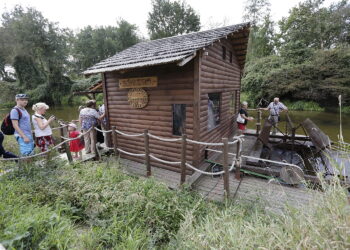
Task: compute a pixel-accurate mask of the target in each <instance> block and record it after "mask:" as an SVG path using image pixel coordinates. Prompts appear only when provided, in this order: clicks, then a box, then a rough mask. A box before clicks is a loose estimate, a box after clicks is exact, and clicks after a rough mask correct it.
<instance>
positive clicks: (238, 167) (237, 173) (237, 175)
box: [235, 141, 241, 180]
mask: <svg viewBox="0 0 350 250" xmlns="http://www.w3.org/2000/svg"><path fill="white" fill-rule="evenodd" d="M236 145H237V149H236V170H235V178H236V179H237V180H239V179H241V162H240V158H241V150H240V148H241V141H237V144H236Z"/></svg>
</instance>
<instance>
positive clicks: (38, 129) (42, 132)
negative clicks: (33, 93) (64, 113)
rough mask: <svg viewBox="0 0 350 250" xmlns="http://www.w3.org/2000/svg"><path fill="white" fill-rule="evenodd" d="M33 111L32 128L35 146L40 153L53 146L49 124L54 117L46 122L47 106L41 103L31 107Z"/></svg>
mask: <svg viewBox="0 0 350 250" xmlns="http://www.w3.org/2000/svg"><path fill="white" fill-rule="evenodd" d="M32 108H33V110H34V111H35V113H34V115H33V116H32V122H33V126H34V134H35V144H36V145H37V146H38V147H39V148H40V150H41V152H45V151H47V150H48V148H49V146H50V145H53V143H54V142H53V137H52V130H51V127H50V123H51V122H52V121H54V120H55V119H56V118H55V116H51V117H50V118H49V119H48V120H47V119H46V118H45V117H44V115H45V113H46V110H48V109H49V106H48V105H46V104H45V103H43V102H38V103H36V104H34V105H33V107H32Z"/></svg>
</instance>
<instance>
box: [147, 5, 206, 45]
mask: <svg viewBox="0 0 350 250" xmlns="http://www.w3.org/2000/svg"><path fill="white" fill-rule="evenodd" d="M147 28H148V31H149V34H150V37H151V39H152V40H153V39H159V38H163V37H169V36H175V35H180V34H185V33H189V32H194V31H199V30H200V17H199V15H197V14H196V12H195V11H194V9H193V8H192V7H190V6H189V5H187V4H186V2H184V1H183V2H178V1H175V2H171V1H170V0H153V1H152V11H151V12H150V13H148V20H147Z"/></svg>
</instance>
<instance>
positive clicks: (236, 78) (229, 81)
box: [196, 39, 241, 162]
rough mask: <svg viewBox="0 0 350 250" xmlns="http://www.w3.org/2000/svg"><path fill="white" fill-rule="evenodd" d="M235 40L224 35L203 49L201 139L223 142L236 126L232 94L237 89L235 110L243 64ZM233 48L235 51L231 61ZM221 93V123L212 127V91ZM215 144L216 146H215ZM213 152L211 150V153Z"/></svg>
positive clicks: (202, 150)
mask: <svg viewBox="0 0 350 250" xmlns="http://www.w3.org/2000/svg"><path fill="white" fill-rule="evenodd" d="M232 44H233V43H232V42H231V41H230V40H228V39H223V40H221V41H220V42H216V43H214V44H213V45H212V46H209V47H207V48H206V49H205V50H202V51H201V55H200V56H201V58H200V69H199V82H200V85H199V94H200V105H199V106H200V108H199V109H200V110H199V127H200V132H199V140H200V141H205V142H221V140H222V138H223V137H228V136H229V135H231V134H232V133H233V130H234V128H235V125H236V124H235V121H234V116H233V115H232V113H230V112H229V103H230V99H231V94H232V93H234V92H236V107H235V113H236V112H237V110H238V106H239V102H240V100H239V91H240V81H241V68H240V66H239V63H238V60H237V57H236V56H235V51H234V48H233V46H232ZM222 46H225V47H226V58H225V60H223V57H222V54H223V49H222ZM230 51H231V52H232V53H233V60H232V63H231V62H230ZM209 93H221V104H220V123H219V124H218V125H217V126H216V127H215V128H214V129H211V130H208V94H209ZM211 148H213V147H211ZM204 149H205V147H204V146H201V147H200V148H199V154H198V157H199V158H198V159H196V161H199V162H201V161H203V159H204V151H205V150H204ZM209 155H210V154H209Z"/></svg>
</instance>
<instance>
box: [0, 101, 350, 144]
mask: <svg viewBox="0 0 350 250" xmlns="http://www.w3.org/2000/svg"><path fill="white" fill-rule="evenodd" d="M28 110H29V108H28ZM7 112H9V110H8V109H0V117H1V119H2V117H4V115H5V114H6V113H7ZM30 113H31V114H32V113H33V111H32V110H30ZM267 114H268V113H267V112H264V117H266V116H267ZM50 115H55V116H56V117H57V118H58V119H62V120H65V121H71V120H76V119H78V107H77V106H60V107H50V109H49V110H48V111H47V117H49V116H50ZM249 115H250V116H254V117H255V118H256V112H252V111H250V113H249ZM289 115H290V117H291V119H292V121H293V122H294V124H295V125H296V124H299V123H301V122H302V121H304V120H305V119H306V118H310V119H311V120H312V121H313V122H314V123H315V124H316V125H317V126H318V127H319V128H320V129H321V130H322V131H323V132H325V133H326V134H328V135H329V136H330V138H331V139H332V140H337V138H338V134H339V113H331V112H314V111H313V112H311V111H290V112H289ZM342 120H343V122H342V125H343V137H344V140H345V141H347V142H350V126H349V125H350V115H349V114H343V115H342ZM56 125H57V124H56ZM56 125H54V126H56ZM284 126H285V125H284V124H283V123H281V127H282V128H283V127H284ZM248 127H249V128H255V122H254V121H253V122H249V124H248ZM297 133H299V134H304V132H303V130H302V129H300V130H298V131H297Z"/></svg>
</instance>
